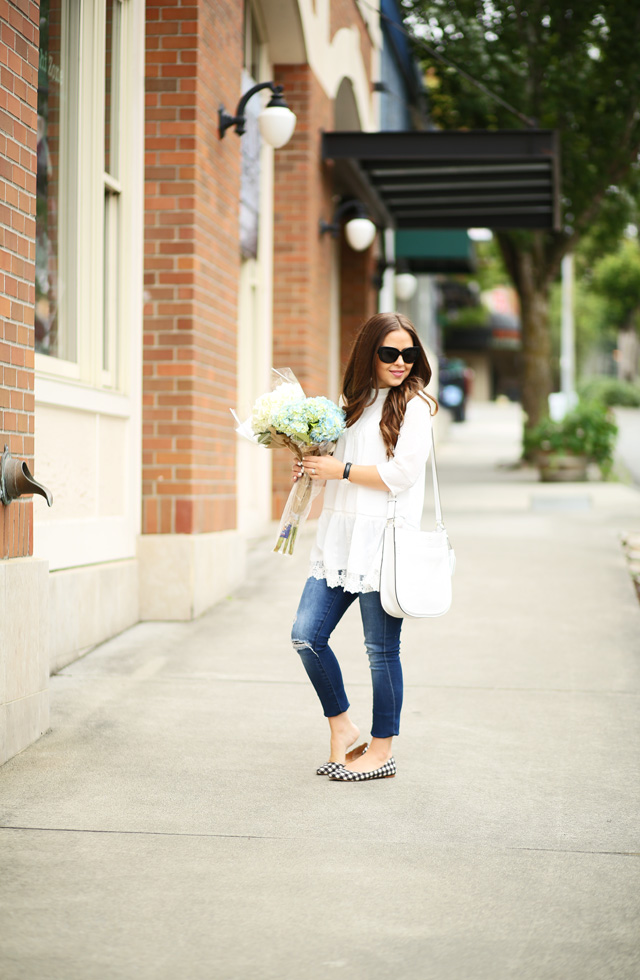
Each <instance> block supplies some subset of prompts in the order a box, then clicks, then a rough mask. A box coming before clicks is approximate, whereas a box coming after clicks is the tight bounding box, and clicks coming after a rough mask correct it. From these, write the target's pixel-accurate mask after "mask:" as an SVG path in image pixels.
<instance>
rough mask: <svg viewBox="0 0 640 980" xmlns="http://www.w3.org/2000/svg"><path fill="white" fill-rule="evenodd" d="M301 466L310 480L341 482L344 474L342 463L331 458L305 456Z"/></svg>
mask: <svg viewBox="0 0 640 980" xmlns="http://www.w3.org/2000/svg"><path fill="white" fill-rule="evenodd" d="M302 466H303V469H304V472H305V473H306V474H307V475H308V476H310V477H311V479H312V480H341V479H342V474H343V473H344V463H341V462H340V460H339V459H334V458H333V456H305V458H304V459H303V460H302Z"/></svg>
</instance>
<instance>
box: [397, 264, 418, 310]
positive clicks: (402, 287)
mask: <svg viewBox="0 0 640 980" xmlns="http://www.w3.org/2000/svg"><path fill="white" fill-rule="evenodd" d="M417 288H418V280H417V279H416V277H415V276H412V275H411V273H410V272H401V273H400V275H399V276H396V296H397V297H398V299H399V300H401V301H402V302H404V303H406V302H407V300H410V299H411V297H412V296H413V295H414V293H415V291H416V289H417Z"/></svg>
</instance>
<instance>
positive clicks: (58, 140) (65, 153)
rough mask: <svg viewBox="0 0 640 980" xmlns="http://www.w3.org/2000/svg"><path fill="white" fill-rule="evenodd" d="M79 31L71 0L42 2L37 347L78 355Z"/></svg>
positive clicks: (52, 352) (71, 358) (67, 357)
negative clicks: (76, 188)
mask: <svg viewBox="0 0 640 980" xmlns="http://www.w3.org/2000/svg"><path fill="white" fill-rule="evenodd" d="M77 43H78V33H77V29H76V28H75V27H74V25H73V24H72V19H71V17H70V3H69V0H42V2H41V4H40V60H39V64H38V145H37V159H38V170H37V182H36V284H35V285H36V300H35V334H36V351H37V352H38V353H40V354H48V355H49V356H50V357H57V358H62V359H63V360H66V361H75V360H76V359H77V339H76V329H75V309H74V293H75V284H74V274H75V269H74V262H73V257H74V253H75V238H76V227H75V226H76V214H77V210H76V196H75V193H74V192H73V188H74V186H75V184H74V182H69V179H68V177H69V175H70V173H71V172H72V169H73V161H74V159H75V158H76V152H77V110H76V107H75V106H74V105H73V89H74V87H75V85H77V82H76V79H74V77H73V76H74V73H75V72H77V64H78V47H77Z"/></svg>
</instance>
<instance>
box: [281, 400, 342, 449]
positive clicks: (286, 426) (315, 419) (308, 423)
mask: <svg viewBox="0 0 640 980" xmlns="http://www.w3.org/2000/svg"><path fill="white" fill-rule="evenodd" d="M270 424H271V426H272V427H273V428H274V429H275V430H276V431H277V432H282V433H284V435H286V436H289V437H290V438H291V439H295V440H297V441H298V442H303V443H305V444H306V445H307V446H309V445H312V444H318V443H321V442H336V440H337V439H339V437H340V435H341V434H342V432H343V431H344V427H345V415H344V412H343V411H342V409H341V408H338V406H337V405H336V404H334V402H332V401H331V400H330V399H329V398H323V397H319V398H305V399H304V400H302V401H290V402H285V403H283V404H281V405H278V406H274V410H273V412H272V414H271V416H270Z"/></svg>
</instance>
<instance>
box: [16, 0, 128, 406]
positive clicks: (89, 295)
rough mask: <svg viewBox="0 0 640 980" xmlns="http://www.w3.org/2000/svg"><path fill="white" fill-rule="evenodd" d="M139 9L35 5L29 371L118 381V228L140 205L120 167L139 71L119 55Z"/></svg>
mask: <svg viewBox="0 0 640 980" xmlns="http://www.w3.org/2000/svg"><path fill="white" fill-rule="evenodd" d="M143 15H144V2H143V0H41V5H40V61H39V73H38V157H37V159H38V169H37V184H36V186H37V208H36V299H35V333H36V355H37V358H36V369H37V371H38V372H40V373H42V374H46V375H49V376H55V377H57V378H66V379H68V380H69V381H73V382H80V383H81V384H84V385H87V386H90V387H92V388H103V389H111V390H112V391H119V390H121V388H122V386H123V385H124V384H125V382H126V378H125V367H124V366H123V363H122V357H123V356H124V355H123V352H122V349H121V348H122V336H123V335H124V334H125V327H124V321H125V320H127V318H128V317H129V316H130V315H131V314H130V312H129V311H128V310H127V309H126V298H125V293H126V290H125V289H124V286H123V282H124V280H125V279H126V280H127V281H128V278H127V274H128V273H127V269H126V265H127V263H128V261H129V260H130V259H131V256H132V254H133V253H132V248H133V243H132V242H131V240H130V236H128V235H127V234H126V232H125V230H124V229H125V227H128V223H130V222H131V221H132V220H133V209H139V210H140V213H141V211H142V207H143V195H142V193H141V192H138V193H137V194H136V196H135V197H134V196H132V195H131V194H130V193H129V191H130V189H131V174H132V170H131V166H127V167H124V168H123V166H122V161H123V160H127V161H128V162H130V160H131V155H132V153H133V154H134V158H135V159H139V158H140V152H141V148H142V140H143V139H144V136H143V131H142V127H141V126H140V121H139V117H137V119H136V123H135V124H134V122H133V120H134V114H133V104H132V95H131V93H132V91H134V90H135V91H137V89H136V85H137V84H138V82H139V80H140V73H139V71H138V64H136V63H133V62H132V61H131V59H130V58H128V52H129V53H130V52H131V50H132V44H133V43H135V42H134V38H136V39H137V37H138V35H137V31H139V29H140V28H139V25H140V23H141V21H142V18H143ZM136 23H137V24H138V26H137V27H135V26H134V25H135V24H136ZM132 86H133V87H132ZM80 134H81V138H80ZM42 355H46V357H43V356H42Z"/></svg>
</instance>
